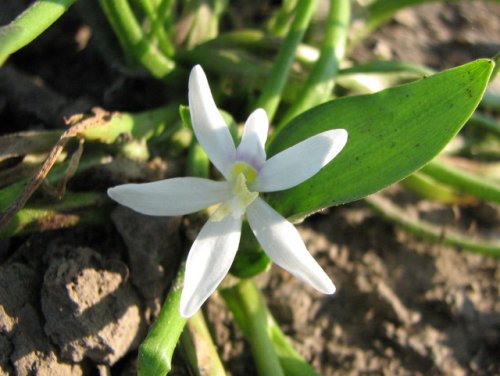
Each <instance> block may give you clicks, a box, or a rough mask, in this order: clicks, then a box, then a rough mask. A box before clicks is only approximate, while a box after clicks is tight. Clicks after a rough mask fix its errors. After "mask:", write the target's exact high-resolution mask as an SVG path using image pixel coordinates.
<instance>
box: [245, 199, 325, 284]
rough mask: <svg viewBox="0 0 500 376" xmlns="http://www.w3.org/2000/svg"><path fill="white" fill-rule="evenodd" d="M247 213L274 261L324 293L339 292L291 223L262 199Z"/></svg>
mask: <svg viewBox="0 0 500 376" xmlns="http://www.w3.org/2000/svg"><path fill="white" fill-rule="evenodd" d="M246 215H247V219H248V223H249V224H250V227H251V228H252V231H253V233H254V234H255V237H256V238H257V240H258V241H259V243H260V245H261V246H262V248H263V249H264V251H265V252H266V254H267V255H268V256H269V257H270V258H271V260H273V262H275V263H276V264H278V265H279V266H281V267H282V268H284V269H286V270H288V271H289V272H290V273H292V274H293V275H295V276H296V277H298V278H300V279H302V280H303V281H305V282H307V283H309V284H310V285H311V286H313V287H314V288H315V289H317V290H319V291H321V292H322V293H324V294H333V293H335V285H334V284H333V282H332V281H331V280H330V277H328V275H327V274H326V273H325V272H324V271H323V269H322V268H321V266H319V264H318V263H317V262H316V261H315V260H314V258H313V257H312V256H311V254H310V253H309V251H308V250H307V248H306V246H305V244H304V242H303V241H302V239H301V237H300V234H299V232H298V231H297V229H296V228H295V227H294V226H293V225H292V224H291V223H290V222H288V221H287V220H286V219H285V218H283V217H282V216H281V215H279V214H278V213H277V212H276V211H275V210H274V209H273V208H271V207H270V206H269V205H268V204H267V203H266V202H264V200H262V199H261V198H257V199H256V200H255V201H254V202H253V203H252V204H251V205H250V206H249V207H248V208H247V213H246Z"/></svg>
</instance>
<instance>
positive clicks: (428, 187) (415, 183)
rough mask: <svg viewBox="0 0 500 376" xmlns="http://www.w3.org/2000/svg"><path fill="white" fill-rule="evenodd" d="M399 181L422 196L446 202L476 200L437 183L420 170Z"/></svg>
mask: <svg viewBox="0 0 500 376" xmlns="http://www.w3.org/2000/svg"><path fill="white" fill-rule="evenodd" d="M401 183H402V184H403V185H404V186H405V187H406V188H409V189H411V190H412V191H413V192H415V193H417V194H419V195H420V196H422V197H425V198H429V199H431V200H435V201H439V202H443V203H446V204H467V203H471V202H475V201H477V199H475V198H474V197H471V196H469V195H463V194H460V193H458V192H456V191H455V190H453V189H452V188H451V187H450V186H448V185H444V184H441V183H438V182H437V181H436V180H434V179H432V178H431V177H429V176H427V175H426V174H423V173H421V172H418V171H417V172H414V173H413V174H411V175H410V176H408V177H407V178H406V179H404V180H402V181H401Z"/></svg>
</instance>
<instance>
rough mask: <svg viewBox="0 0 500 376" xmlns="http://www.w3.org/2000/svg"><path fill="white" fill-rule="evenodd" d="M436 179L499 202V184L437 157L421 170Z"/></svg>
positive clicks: (481, 197) (485, 198)
mask: <svg viewBox="0 0 500 376" xmlns="http://www.w3.org/2000/svg"><path fill="white" fill-rule="evenodd" d="M421 171H422V172H424V173H425V174H427V175H429V176H431V177H432V178H434V179H436V180H437V181H440V182H443V183H446V184H448V185H451V186H452V187H456V188H458V189H459V190H461V191H462V192H465V193H469V194H471V195H474V196H476V197H478V198H480V199H483V200H487V201H493V202H496V203H500V185H498V184H497V183H495V182H493V181H490V180H487V179H485V178H482V177H480V176H477V175H473V174H471V173H469V172H465V171H463V170H461V169H458V168H456V167H452V166H450V165H448V164H446V163H444V162H442V161H439V160H437V159H435V160H433V161H431V162H430V163H429V164H427V165H426V166H425V167H424V168H422V170H421Z"/></svg>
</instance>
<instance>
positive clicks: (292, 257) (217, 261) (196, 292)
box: [108, 65, 347, 317]
mask: <svg viewBox="0 0 500 376" xmlns="http://www.w3.org/2000/svg"><path fill="white" fill-rule="evenodd" d="M189 108H190V111H191V119H192V123H193V130H194V133H195V135H196V138H197V139H198V142H199V143H200V144H201V146H202V147H203V149H204V150H205V151H206V153H207V155H208V157H209V158H210V160H211V161H212V163H213V164H214V165H215V167H216V168H217V169H218V170H219V171H220V172H221V173H222V175H223V176H224V178H225V181H213V180H208V179H202V178H195V177H183V178H174V179H166V180H161V181H157V182H152V183H145V184H125V185H119V186H117V187H113V188H110V189H109V190H108V195H109V196H110V197H111V198H112V199H114V200H116V201H117V202H119V203H120V204H122V205H125V206H128V207H129V208H132V209H134V210H135V211H138V212H140V213H143V214H147V215H158V216H175V215H184V214H189V213H193V212H196V211H199V210H201V209H204V208H207V207H209V206H212V205H214V204H218V203H220V205H219V207H218V208H217V209H216V210H215V212H214V213H213V214H212V215H211V216H210V218H209V220H208V221H207V223H206V224H205V225H204V226H203V228H202V229H201V231H200V233H199V235H198V237H197V238H196V240H195V241H194V243H193V245H192V246H191V250H190V251H189V255H188V258H187V262H186V272H185V277H184V289H183V291H182V296H181V302H180V313H181V315H182V316H184V317H190V316H191V315H193V314H194V313H195V312H196V311H197V310H198V309H199V308H200V307H201V305H202V304H203V302H204V301H205V300H206V299H207V298H208V297H209V296H210V295H211V294H212V293H213V292H214V290H215V289H216V288H217V286H218V285H219V283H220V282H221V281H222V279H223V278H224V276H225V275H226V274H227V272H228V271H229V268H230V267H231V264H232V262H233V260H234V257H235V255H236V251H237V249H238V244H239V241H240V236H241V224H242V220H243V217H244V215H246V219H247V220H248V223H249V224H250V227H251V228H252V231H253V233H254V234H255V236H256V237H257V240H258V241H259V243H260V244H261V246H262V248H263V249H264V251H265V252H266V254H267V255H268V256H269V257H270V258H271V259H272V261H274V262H275V263H276V264H278V265H279V266H281V267H283V268H284V269H286V270H288V271H289V272H290V273H292V274H294V275H295V276H297V277H299V278H300V279H302V280H304V281H305V282H307V283H309V284H310V285H311V286H313V287H314V288H316V289H317V290H319V291H321V292H323V293H325V294H333V293H334V292H335V286H334V284H333V282H332V281H331V280H330V278H329V277H328V276H327V274H326V273H325V272H324V271H323V269H321V267H320V266H319V265H318V263H317V262H316V261H315V260H314V258H313V257H312V256H311V254H310V253H309V252H308V250H307V249H306V246H305V244H304V242H303V241H302V239H301V237H300V235H299V233H298V231H297V230H296V229H295V227H294V226H293V225H292V224H291V223H290V222H288V221H287V220H286V219H285V218H283V217H282V216H281V215H280V214H278V213H277V212H276V211H275V210H274V209H273V208H271V207H270V206H269V205H268V204H267V203H266V202H265V201H264V200H262V199H261V198H259V197H258V192H274V191H280V190H284V189H288V188H291V187H294V186H296V185H298V184H300V183H302V182H303V181H304V180H306V179H309V178H310V177H311V176H313V175H315V174H316V173H317V172H318V171H319V170H320V169H321V168H322V167H323V166H325V165H326V164H327V163H329V162H330V161H331V160H332V159H333V158H334V157H335V156H336V155H337V154H338V153H339V152H340V151H341V150H342V148H343V147H344V145H345V144H346V142H347V131H345V130H344V129H334V130H329V131H326V132H322V133H319V134H317V135H315V136H313V137H310V138H308V139H307V140H305V141H302V142H300V143H298V144H296V145H294V146H292V147H290V148H288V149H286V150H284V151H282V152H281V153H279V154H277V155H275V156H273V157H272V158H270V159H268V160H266V152H265V148H264V145H265V141H266V138H267V132H268V126H269V125H268V120H267V115H266V113H265V111H264V110H262V109H257V110H255V111H254V112H253V113H252V114H251V115H250V116H249V118H248V120H247V122H246V124H245V128H244V130H243V135H242V138H241V142H240V144H239V146H238V147H237V148H236V147H235V145H234V142H233V139H232V138H231V135H230V133H229V130H228V127H227V125H226V123H225V122H224V120H223V118H222V116H221V114H220V113H219V111H218V109H217V107H216V105H215V103H214V100H213V98H212V94H211V92H210V88H209V86H208V81H207V78H206V76H205V73H204V72H203V69H202V68H201V67H200V66H199V65H197V66H195V67H194V68H193V70H192V71H191V75H190V77H189Z"/></svg>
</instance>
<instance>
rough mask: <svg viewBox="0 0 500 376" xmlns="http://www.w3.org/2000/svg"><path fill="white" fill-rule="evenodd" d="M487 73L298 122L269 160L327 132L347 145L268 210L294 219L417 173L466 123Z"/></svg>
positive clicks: (451, 76)
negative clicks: (345, 136) (339, 132)
mask: <svg viewBox="0 0 500 376" xmlns="http://www.w3.org/2000/svg"><path fill="white" fill-rule="evenodd" d="M492 69H493V62H492V61H491V60H488V59H480V60H476V61H474V62H472V63H468V64H465V65H462V66H460V67H457V68H453V69H450V70H447V71H444V72H442V73H438V74H435V75H433V76H430V77H428V78H425V79H422V80H420V81H417V82H413V83H410V84H406V85H401V86H398V87H394V88H390V89H387V90H384V91H381V92H378V93H375V94H370V95H362V96H356V97H347V98H341V99H338V100H334V101H331V102H328V103H325V104H323V105H321V106H318V107H315V108H313V109H311V110H310V111H307V112H305V113H303V114H302V115H300V116H298V117H297V118H295V119H294V120H292V121H291V122H290V123H289V124H288V125H286V126H285V127H284V128H283V129H282V130H281V131H279V132H278V133H277V134H276V135H275V137H274V138H273V140H272V142H271V144H270V145H269V148H268V149H269V155H274V154H276V153H278V152H279V151H281V150H284V149H285V148H287V147H289V146H291V145H294V144H295V143H297V142H300V141H301V140H304V139H306V138H308V137H311V136H312V135H314V134H316V133H319V132H323V131H325V130H328V129H334V128H345V129H347V131H348V132H349V141H348V142H347V145H346V147H345V148H344V150H343V151H342V152H341V153H340V155H339V156H337V158H336V159H335V160H333V161H332V162H331V164H329V165H328V166H326V167H325V168H324V169H323V170H322V171H320V172H319V173H318V174H317V175H315V176H313V177H312V178H311V179H309V180H307V181H306V182H304V183H303V184H300V185H299V186H297V187H294V188H292V189H290V190H287V191H282V192H276V193H273V194H272V195H270V196H269V202H270V204H271V205H272V206H273V207H274V208H276V209H277V210H278V211H279V212H281V213H282V214H284V215H285V216H291V217H293V218H300V217H303V216H306V215H308V214H311V213H313V212H314V211H317V210H320V209H323V208H326V207H329V206H332V205H338V204H342V203H347V202H350V201H354V200H357V199H359V198H362V197H364V196H367V195H368V194H371V193H373V192H376V191H378V190H380V189H382V188H384V187H386V186H388V185H390V184H392V183H394V182H397V181H399V180H401V179H403V178H405V177H406V176H408V175H410V174H411V173H412V172H414V171H416V170H418V169H420V168H421V167H422V166H424V165H425V164H427V163H428V162H429V161H430V160H431V159H432V158H433V157H435V156H436V155H437V154H438V153H439V152H440V151H441V150H442V149H443V148H444V147H445V146H446V144H447V143H448V142H449V141H450V140H451V139H452V138H453V137H454V136H455V135H456V134H457V132H458V131H459V130H460V129H461V127H462V126H463V125H464V124H465V122H466V121H467V119H468V118H469V117H470V116H471V114H472V113H473V111H474V109H475V108H476V107H477V105H478V103H479V101H480V99H481V97H482V95H483V93H484V90H485V88H486V85H487V83H488V79H489V77H490V74H491V71H492ZM332 119H335V120H334V121H332Z"/></svg>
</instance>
